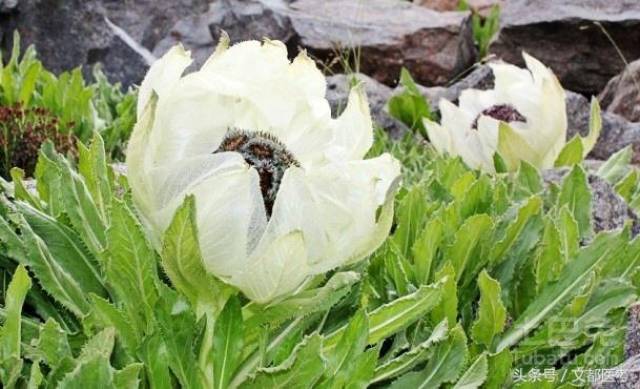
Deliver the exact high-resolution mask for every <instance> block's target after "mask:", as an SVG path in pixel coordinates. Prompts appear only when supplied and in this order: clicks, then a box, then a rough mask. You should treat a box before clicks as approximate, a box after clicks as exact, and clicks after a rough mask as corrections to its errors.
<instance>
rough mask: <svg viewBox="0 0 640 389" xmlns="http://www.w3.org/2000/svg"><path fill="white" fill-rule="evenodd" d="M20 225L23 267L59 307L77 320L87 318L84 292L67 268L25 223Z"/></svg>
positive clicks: (86, 303) (87, 305)
mask: <svg viewBox="0 0 640 389" xmlns="http://www.w3.org/2000/svg"><path fill="white" fill-rule="evenodd" d="M20 226H21V232H22V235H23V240H24V247H25V249H26V251H27V255H26V256H25V257H24V264H25V265H27V266H28V267H29V269H30V270H31V271H32V272H33V273H34V274H35V275H36V277H37V278H38V281H39V282H40V284H41V285H42V287H43V288H44V289H45V290H46V291H47V292H48V293H49V294H50V295H51V296H52V297H53V298H55V299H56V300H57V301H58V302H59V303H60V304H62V305H63V306H64V307H66V308H67V309H69V310H70V311H71V312H73V313H74V314H75V315H76V316H77V317H82V316H84V315H86V314H87V313H88V312H89V309H90V306H89V302H88V301H87V296H86V293H87V291H85V290H84V289H83V288H82V286H81V285H80V284H79V283H78V281H77V280H76V279H75V278H74V277H73V276H72V275H71V274H69V269H68V266H64V265H63V263H64V262H61V261H58V260H56V258H54V257H53V256H52V255H51V252H50V251H49V248H48V246H47V244H46V243H45V242H44V241H43V240H42V239H41V238H40V237H39V236H38V235H36V234H35V233H34V232H33V230H32V229H31V227H30V226H29V225H28V224H27V223H26V222H24V220H23V221H22V222H21V223H20ZM68 259H70V258H68Z"/></svg>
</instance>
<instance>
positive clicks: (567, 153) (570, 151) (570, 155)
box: [554, 135, 585, 167]
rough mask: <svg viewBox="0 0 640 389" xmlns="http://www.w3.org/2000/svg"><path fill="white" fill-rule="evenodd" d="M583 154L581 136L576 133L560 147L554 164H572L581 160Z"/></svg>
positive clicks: (559, 165) (556, 165)
mask: <svg viewBox="0 0 640 389" xmlns="http://www.w3.org/2000/svg"><path fill="white" fill-rule="evenodd" d="M584 155H585V153H584V148H583V146H582V138H581V137H580V136H579V135H576V136H574V137H573V138H571V140H570V141H569V142H568V143H567V144H566V145H565V146H564V147H563V148H562V151H560V154H559V155H558V158H556V161H555V163H554V166H555V167H562V166H573V165H575V164H578V163H580V162H582V159H583V157H584Z"/></svg>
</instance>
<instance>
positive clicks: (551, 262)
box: [535, 217, 577, 292]
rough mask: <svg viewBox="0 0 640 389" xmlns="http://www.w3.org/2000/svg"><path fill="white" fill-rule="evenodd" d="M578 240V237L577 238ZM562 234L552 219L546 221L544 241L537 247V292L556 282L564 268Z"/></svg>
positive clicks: (546, 218)
mask: <svg viewBox="0 0 640 389" xmlns="http://www.w3.org/2000/svg"><path fill="white" fill-rule="evenodd" d="M576 239H577V237H576ZM562 259H564V258H563V255H562V244H561V242H560V232H559V231H558V228H557V227H556V225H555V223H554V222H553V220H552V219H551V218H550V217H545V219H544V231H543V233H542V240H541V242H540V244H539V245H538V247H537V253H536V261H535V277H536V286H537V291H538V292H539V291H540V290H542V289H543V288H544V287H545V285H547V284H548V283H550V282H552V281H555V280H556V279H557V278H558V275H559V274H560V272H561V271H562V269H563V268H564V263H565V262H564V261H563V260H562Z"/></svg>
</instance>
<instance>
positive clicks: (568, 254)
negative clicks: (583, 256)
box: [558, 207, 580, 264]
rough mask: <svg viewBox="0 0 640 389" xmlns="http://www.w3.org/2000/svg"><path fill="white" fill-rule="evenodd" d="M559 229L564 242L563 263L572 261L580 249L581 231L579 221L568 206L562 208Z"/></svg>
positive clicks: (561, 239)
mask: <svg viewBox="0 0 640 389" xmlns="http://www.w3.org/2000/svg"><path fill="white" fill-rule="evenodd" d="M558 231H559V232H560V241H561V243H562V255H563V261H562V262H563V263H565V264H567V263H569V262H571V261H572V260H573V259H574V258H575V256H576V255H577V254H578V251H579V250H580V231H579V229H578V222H577V221H576V219H575V218H574V217H573V215H572V214H571V211H570V210H569V208H568V207H562V208H561V209H560V215H559V217H558Z"/></svg>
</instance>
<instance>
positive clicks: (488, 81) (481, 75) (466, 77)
mask: <svg viewBox="0 0 640 389" xmlns="http://www.w3.org/2000/svg"><path fill="white" fill-rule="evenodd" d="M493 82H494V77H493V72H492V71H491V68H490V67H489V66H488V65H486V64H477V65H475V66H474V67H473V68H471V69H470V70H469V71H468V72H467V73H466V74H463V75H462V76H461V77H460V78H458V79H457V80H454V82H453V84H451V85H450V86H448V87H439V86H435V87H424V86H422V85H419V86H418V89H420V92H421V93H422V95H423V96H424V97H425V98H426V99H427V100H428V101H429V103H430V104H431V106H432V108H433V109H436V108H437V107H438V102H439V101H440V99H446V100H449V101H451V102H453V103H457V102H458V98H459V97H460V94H461V93H462V91H463V90H465V89H480V90H487V89H491V88H493ZM397 90H399V89H397Z"/></svg>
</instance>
